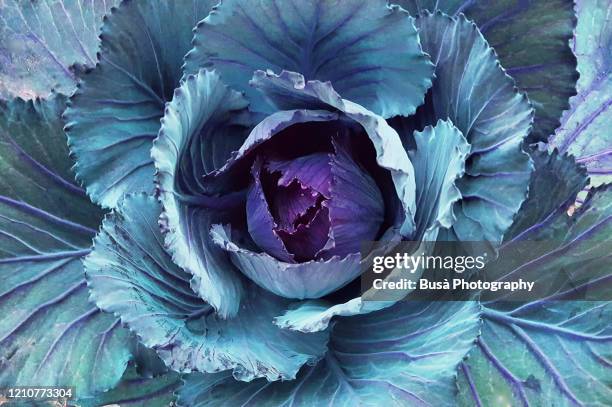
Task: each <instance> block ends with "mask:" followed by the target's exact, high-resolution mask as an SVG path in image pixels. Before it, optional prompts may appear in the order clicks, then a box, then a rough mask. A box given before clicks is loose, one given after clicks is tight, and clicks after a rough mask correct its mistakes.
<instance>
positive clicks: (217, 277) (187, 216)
mask: <svg viewBox="0 0 612 407" xmlns="http://www.w3.org/2000/svg"><path fill="white" fill-rule="evenodd" d="M250 127H251V118H250V116H249V114H248V111H247V102H246V100H245V99H244V97H243V96H242V95H240V94H239V93H238V92H236V91H233V90H231V89H229V88H228V87H227V86H225V85H224V84H223V82H221V80H220V79H219V75H217V74H216V73H214V72H208V71H204V70H202V71H200V72H199V73H198V74H197V75H195V76H189V77H187V78H186V80H185V81H184V82H183V83H182V84H181V86H180V87H179V88H178V89H177V90H176V91H175V93H174V97H173V99H172V101H171V102H170V103H169V104H168V105H167V109H166V112H165V116H164V118H163V119H162V127H161V130H160V132H159V138H158V139H157V140H155V142H154V145H153V149H152V151H151V156H152V157H153V161H154V163H155V168H156V170H157V185H158V189H159V197H160V200H161V202H162V205H163V208H164V213H163V223H164V228H165V242H166V244H167V247H168V249H169V251H170V253H172V256H173V259H174V261H175V262H176V263H177V264H178V265H179V266H181V267H183V268H184V269H185V270H187V271H188V272H189V273H191V274H192V276H193V277H192V282H191V284H192V287H193V289H194V290H195V291H196V292H197V293H198V294H199V295H200V297H201V298H203V299H204V300H206V301H207V302H208V303H209V304H210V305H212V306H213V307H214V308H215V309H216V311H217V312H218V313H219V314H220V315H221V316H222V317H227V316H233V315H235V314H236V313H237V312H238V308H239V306H240V301H241V297H242V296H243V293H244V287H243V282H242V278H241V275H240V272H239V271H238V270H236V269H235V267H234V266H233V265H232V264H231V263H230V261H229V260H228V259H227V256H226V255H225V253H224V252H222V251H221V250H220V249H219V248H217V247H216V246H215V245H214V244H212V242H211V241H210V237H209V230H210V227H211V226H212V221H213V219H217V220H218V219H220V218H219V216H221V215H219V214H218V212H220V211H223V210H225V209H227V208H231V207H232V202H231V201H233V200H232V199H222V198H216V197H211V196H210V194H208V192H209V191H208V190H207V189H205V188H204V187H203V186H202V181H201V177H202V176H203V175H204V174H208V173H211V172H213V171H215V170H216V169H218V168H220V167H222V166H223V165H224V164H225V162H226V160H227V159H228V158H230V156H231V153H232V152H233V151H234V150H238V148H239V147H240V146H241V145H242V143H243V141H244V139H245V138H246V136H247V131H248V130H250ZM229 186H232V183H231V182H228V183H227V185H224V187H229Z"/></svg>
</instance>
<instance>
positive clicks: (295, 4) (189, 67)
mask: <svg viewBox="0 0 612 407" xmlns="http://www.w3.org/2000/svg"><path fill="white" fill-rule="evenodd" d="M413 20H414V19H413V18H412V17H410V15H408V13H406V12H405V11H404V10H401V9H400V8H398V7H396V6H387V2H386V1H385V0H371V1H368V2H363V1H359V0H345V1H343V2H342V4H341V5H339V4H338V3H337V2H336V1H332V0H315V1H297V0H283V1H278V0H275V1H262V0H259V1H251V0H223V1H222V2H221V3H220V4H219V5H218V6H217V7H216V8H215V9H214V11H213V12H212V13H211V14H210V15H209V16H208V17H207V18H206V19H205V20H204V21H202V22H201V23H200V24H198V27H197V29H196V33H195V37H194V48H193V49H192V50H191V51H190V52H189V54H188V55H187V56H186V57H185V72H186V73H187V74H189V73H196V72H197V71H198V70H199V69H200V68H211V67H212V68H215V69H216V70H217V71H219V72H220V74H221V77H222V78H223V80H224V81H225V82H226V83H227V84H229V85H230V86H232V87H233V88H235V89H237V90H240V91H243V92H245V93H246V94H247V96H248V98H249V100H250V101H251V104H252V107H253V108H254V109H255V110H256V111H264V112H268V113H269V112H270V107H269V106H267V105H266V104H265V103H263V100H262V97H261V95H260V94H259V93H257V92H256V91H254V90H253V89H252V88H250V87H249V86H248V80H249V79H250V78H251V76H252V75H253V72H254V71H256V70H267V69H269V70H272V71H274V72H277V73H278V72H280V71H282V70H288V71H294V72H299V73H301V74H303V75H304V77H305V78H306V79H308V80H313V79H317V80H320V81H331V83H332V85H333V86H334V88H335V89H336V90H337V91H338V92H339V93H340V94H341V95H342V97H344V98H346V99H349V100H352V101H354V102H356V103H359V104H361V105H362V106H364V107H365V108H367V109H368V110H371V111H373V112H374V113H376V114H378V115H381V116H383V117H385V118H387V117H391V116H395V115H398V114H401V115H410V114H412V113H414V111H415V109H416V107H417V106H419V105H420V104H421V103H422V102H423V96H424V94H425V91H426V90H427V88H429V87H430V86H431V74H432V70H433V69H432V65H431V62H430V61H429V59H428V58H427V56H426V55H424V54H423V52H422V50H421V47H420V45H419V39H418V35H417V31H416V29H415V27H414V24H413Z"/></svg>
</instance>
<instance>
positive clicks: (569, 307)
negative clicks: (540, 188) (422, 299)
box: [459, 186, 612, 406]
mask: <svg viewBox="0 0 612 407" xmlns="http://www.w3.org/2000/svg"><path fill="white" fill-rule="evenodd" d="M611 198H612V189H611V188H610V186H603V187H600V188H597V189H595V190H594V193H592V194H591V195H590V196H589V198H587V201H586V202H585V204H584V205H583V207H582V208H581V209H580V211H579V212H577V213H576V214H574V215H573V216H572V217H571V218H570V217H568V216H567V215H565V214H564V213H562V214H559V215H558V216H557V219H556V220H555V221H554V222H553V224H551V225H549V226H547V227H545V228H538V227H536V228H532V229H531V230H530V229H527V230H526V233H525V235H524V236H523V237H525V238H530V239H536V240H537V239H542V238H545V239H557V241H558V242H559V246H557V247H553V248H552V249H551V250H547V251H545V252H542V253H534V257H533V258H528V259H522V261H520V262H517V260H516V259H509V258H507V257H508V256H506V257H504V256H503V253H504V252H503V249H502V250H501V251H500V258H501V260H498V261H496V262H494V263H492V264H491V265H490V267H489V268H488V269H487V272H488V273H489V274H490V273H493V274H494V277H496V278H501V277H502V276H505V275H508V274H509V273H513V275H514V276H515V278H519V277H521V276H523V275H526V274H529V273H531V274H532V275H537V276H542V278H545V279H549V278H554V277H555V275H556V274H559V273H569V274H571V275H572V276H573V277H575V278H576V279H577V281H580V277H581V276H591V277H593V279H592V280H590V281H588V282H584V283H583V282H581V283H578V284H576V286H574V287H572V286H570V287H569V288H566V289H565V291H564V289H562V290H560V292H559V293H557V294H554V295H551V296H549V297H546V298H543V299H540V300H534V301H531V302H528V303H524V304H521V303H504V302H503V301H497V302H489V303H487V304H485V308H484V310H483V316H484V326H483V332H482V335H481V337H480V339H479V341H478V347H477V348H475V350H474V351H473V352H472V353H471V354H470V357H469V359H468V361H467V362H466V364H465V365H463V367H462V375H461V377H460V379H459V387H460V388H464V389H466V390H465V391H462V392H461V394H460V402H461V404H464V405H473V404H474V402H475V401H476V403H477V404H478V403H480V405H489V404H491V403H502V404H510V405H525V406H527V405H539V404H546V405H558V406H565V405H607V404H610V401H611V400H612V390H611V389H610V386H609V384H610V381H611V380H612V368H611V367H610V362H609V360H610V358H612V346H611V344H612V328H611V326H610V322H609V321H610V318H611V317H612V303H611V302H610V301H607V302H603V301H600V302H595V301H565V300H564V296H566V295H568V294H567V293H570V292H573V291H575V290H582V289H587V290H590V289H603V290H609V289H610V288H609V287H610V277H611V276H612V268H611V267H610V264H611V263H610V250H611V247H610V246H611V245H610V240H609V237H610V234H611V233H612V204H611V202H612V200H611ZM540 199H542V197H541V198H540ZM553 213H554V212H553ZM536 226H537V225H536ZM595 277H597V278H595ZM467 389H470V391H469V392H468V391H467Z"/></svg>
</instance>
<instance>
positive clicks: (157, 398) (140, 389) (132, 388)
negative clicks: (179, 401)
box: [75, 364, 182, 407]
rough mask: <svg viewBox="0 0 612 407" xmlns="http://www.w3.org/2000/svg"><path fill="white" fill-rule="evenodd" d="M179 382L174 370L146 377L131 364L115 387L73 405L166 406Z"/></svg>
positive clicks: (172, 398) (90, 406)
mask: <svg viewBox="0 0 612 407" xmlns="http://www.w3.org/2000/svg"><path fill="white" fill-rule="evenodd" d="M181 383H182V382H181V378H180V375H179V374H178V373H176V372H166V373H163V374H161V375H159V376H153V377H147V376H143V375H141V374H139V373H138V367H137V366H136V365H135V364H131V365H130V366H129V367H128V368H127V370H126V371H125V373H124V374H123V377H122V378H121V381H120V382H119V384H118V385H117V386H116V387H114V388H113V389H111V390H108V391H106V392H104V393H102V394H100V395H97V396H96V397H92V398H84V399H79V400H77V402H76V403H75V406H78V407H98V406H109V405H116V406H127V405H129V406H134V407H168V406H171V405H172V403H173V402H174V401H175V399H176V395H175V394H174V393H175V391H176V390H177V389H178V388H179V387H180V386H181Z"/></svg>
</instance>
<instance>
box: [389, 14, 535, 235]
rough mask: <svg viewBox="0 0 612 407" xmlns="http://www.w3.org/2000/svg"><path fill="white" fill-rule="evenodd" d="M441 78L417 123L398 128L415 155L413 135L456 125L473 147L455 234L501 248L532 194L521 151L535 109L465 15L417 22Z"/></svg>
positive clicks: (400, 123)
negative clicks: (438, 125) (440, 122)
mask: <svg viewBox="0 0 612 407" xmlns="http://www.w3.org/2000/svg"><path fill="white" fill-rule="evenodd" d="M416 24H417V27H418V28H419V36H420V37H421V41H422V44H423V50H424V51H426V52H427V53H429V55H431V58H432V61H434V63H435V64H436V70H435V75H436V77H435V79H434V83H433V86H432V88H431V89H430V91H429V93H428V95H427V97H426V101H425V105H423V106H422V107H420V108H419V109H418V110H417V114H416V117H413V118H410V119H401V120H394V122H393V123H392V124H393V125H394V126H395V127H396V128H397V129H398V131H399V133H400V135H401V136H402V137H403V138H404V143H405V145H406V146H407V147H408V148H409V149H410V148H411V147H412V146H413V145H414V141H413V140H412V132H413V130H415V129H416V130H420V129H422V128H423V127H425V126H426V125H433V124H435V123H436V122H437V120H439V119H442V120H446V119H450V120H451V121H452V123H453V124H454V125H455V127H457V129H459V130H460V131H461V132H462V133H463V135H464V137H465V138H466V139H467V141H468V143H469V144H470V146H471V150H470V153H469V155H468V158H467V162H466V166H465V174H464V176H463V177H462V178H461V179H460V180H459V181H458V183H457V186H458V187H459V190H460V191H461V195H462V199H461V200H460V201H459V202H457V203H456V204H455V207H454V209H453V210H454V212H455V215H456V217H457V220H456V221H455V223H454V224H453V227H452V231H453V232H454V234H456V236H457V237H458V239H459V240H464V241H469V240H472V241H489V242H492V243H494V244H495V243H499V242H500V241H501V239H502V236H503V233H504V232H505V231H506V229H507V228H508V227H509V226H510V225H511V224H512V218H513V217H514V215H515V214H516V212H517V211H518V209H519V208H520V206H521V203H522V202H523V200H524V199H525V196H526V194H527V185H528V183H529V177H530V173H531V169H532V165H531V162H530V159H529V156H528V155H527V154H526V153H525V152H523V150H522V147H521V145H522V143H523V140H524V139H525V138H526V137H527V135H528V134H529V129H530V127H531V121H532V118H533V110H532V109H531V107H530V105H529V102H528V101H527V98H526V97H525V96H524V95H521V94H520V93H518V91H517V90H516V88H515V87H514V82H513V80H512V78H510V77H509V76H507V75H506V74H505V72H504V70H503V69H502V68H501V67H500V66H499V63H498V61H497V59H496V57H495V53H494V52H493V50H492V49H491V47H490V46H489V44H488V43H487V42H486V41H485V39H484V38H483V36H482V34H481V33H480V32H479V31H478V29H477V28H476V26H475V25H474V24H473V23H471V22H469V21H467V20H466V19H465V17H464V16H462V15H460V16H458V17H456V18H450V17H448V16H445V15H443V14H440V13H437V14H433V15H431V14H427V15H423V16H422V17H419V18H418V19H417V22H416Z"/></svg>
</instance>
